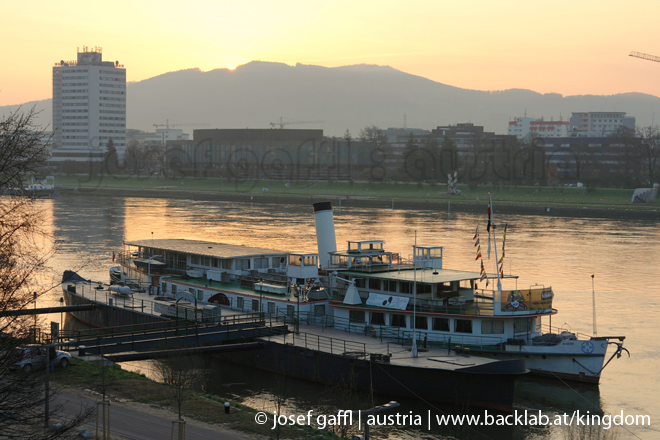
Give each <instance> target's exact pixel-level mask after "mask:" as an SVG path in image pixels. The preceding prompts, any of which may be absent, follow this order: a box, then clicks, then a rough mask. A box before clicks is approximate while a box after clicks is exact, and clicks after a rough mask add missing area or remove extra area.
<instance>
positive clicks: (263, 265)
mask: <svg viewBox="0 0 660 440" xmlns="http://www.w3.org/2000/svg"><path fill="white" fill-rule="evenodd" d="M254 268H255V269H268V258H255V259H254Z"/></svg>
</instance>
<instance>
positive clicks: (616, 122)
mask: <svg viewBox="0 0 660 440" xmlns="http://www.w3.org/2000/svg"><path fill="white" fill-rule="evenodd" d="M569 123H570V128H569V132H570V136H580V137H605V136H609V135H611V134H613V133H615V132H616V131H617V130H619V129H620V128H621V127H623V128H625V129H628V130H630V131H634V130H635V117H634V116H626V112H580V113H575V112H574V113H572V114H571V119H570V121H569Z"/></svg>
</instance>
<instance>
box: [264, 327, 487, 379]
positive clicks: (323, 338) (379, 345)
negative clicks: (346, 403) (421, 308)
mask: <svg viewBox="0 0 660 440" xmlns="http://www.w3.org/2000/svg"><path fill="white" fill-rule="evenodd" d="M261 339H264V340H268V341H272V342H277V343H280V344H288V345H292V346H295V347H301V348H307V349H311V350H318V351H321V352H324V353H331V354H336V355H342V356H347V357H355V358H363V359H368V358H369V357H370V356H372V355H375V359H374V360H377V361H379V360H380V361H382V360H383V356H388V357H389V359H388V360H389V363H390V364H392V365H396V366H402V367H413V368H429V369H439V368H440V369H444V370H454V371H457V370H461V369H464V368H470V367H480V366H485V365H488V364H493V363H496V362H498V361H494V360H492V359H488V358H483V357H477V356H470V355H465V354H456V353H455V352H454V351H451V352H450V351H449V350H447V349H437V348H431V347H427V348H423V347H421V345H420V346H418V356H417V357H411V356H410V351H411V347H410V346H405V345H403V346H402V345H400V344H397V343H395V342H392V341H387V340H381V339H379V338H373V337H371V336H365V335H363V334H361V333H348V332H345V331H342V330H337V329H334V328H328V327H317V326H312V325H301V326H300V333H299V334H296V333H288V334H284V335H274V336H267V337H263V338H261Z"/></svg>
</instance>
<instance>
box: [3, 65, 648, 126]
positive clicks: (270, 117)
mask: <svg viewBox="0 0 660 440" xmlns="http://www.w3.org/2000/svg"><path fill="white" fill-rule="evenodd" d="M22 106H23V107H24V108H29V107H32V106H35V107H36V108H37V109H38V110H42V112H41V113H40V114H39V116H38V118H37V121H36V122H37V123H38V124H39V125H41V126H43V127H46V126H49V125H50V124H51V118H52V116H51V113H52V101H51V99H46V100H41V101H31V102H28V103H25V104H22ZM18 107H19V106H16V105H14V106H3V107H0V114H6V113H7V112H8V111H13V110H15V109H16V108H18ZM582 111H625V112H627V113H628V115H629V116H635V117H636V118H637V124H638V125H648V124H650V123H651V121H652V119H653V116H652V115H653V114H654V113H655V112H660V98H658V97H656V96H653V95H649V94H644V93H640V92H627V93H620V94H615V95H570V96H563V95H561V94H559V93H539V92H535V91H532V90H528V89H520V88H511V89H506V90H494V91H483V90H473V89H463V88H460V87H456V86H452V85H448V84H443V83H440V82H437V81H433V80H430V79H428V78H424V77H422V76H418V75H413V74H409V73H406V72H402V71H400V70H397V69H394V68H392V67H391V66H380V65H374V64H364V63H363V64H352V65H346V66H338V67H323V66H317V65H313V64H303V63H297V64H295V65H293V66H291V65H288V64H285V63H280V62H272V61H251V62H249V63H246V64H243V65H241V66H237V67H236V69H233V70H232V69H223V68H218V69H212V70H208V71H202V70H201V69H199V68H189V69H181V70H178V71H173V72H167V73H163V74H160V75H157V76H154V77H151V78H148V79H144V80H141V81H138V82H131V83H128V84H127V121H126V122H127V124H126V126H127V128H138V129H142V130H149V131H151V130H153V124H159V123H163V122H165V121H166V120H169V121H170V123H171V124H174V125H176V123H177V122H180V123H182V124H184V125H180V127H179V128H183V129H184V131H186V132H189V133H190V134H192V127H186V126H185V123H195V124H205V125H206V126H208V127H209V128H211V127H215V128H245V127H250V128H269V127H270V123H271V122H275V121H277V120H279V118H280V116H282V117H284V118H286V119H289V120H297V121H310V120H322V121H324V123H322V124H319V123H316V124H304V125H291V126H290V127H287V128H323V129H324V133H325V134H326V135H329V136H342V135H343V134H344V132H345V131H346V129H349V130H350V131H351V133H353V135H354V136H355V135H357V134H358V133H359V131H360V129H361V128H363V127H364V126H367V125H377V126H379V127H381V128H387V127H401V126H402V125H403V119H404V114H405V115H406V118H407V121H408V124H407V125H408V126H409V127H416V128H425V129H432V128H435V127H436V126H439V125H449V124H451V125H454V124H456V123H459V122H472V123H474V124H475V125H483V126H484V127H485V129H486V130H487V131H494V132H496V133H506V129H507V125H508V122H509V121H510V120H511V119H512V118H513V117H518V116H523V115H525V114H527V115H528V116H530V117H545V118H546V119H548V118H552V119H554V118H558V117H561V118H562V119H565V120H567V119H568V118H570V114H571V112H582Z"/></svg>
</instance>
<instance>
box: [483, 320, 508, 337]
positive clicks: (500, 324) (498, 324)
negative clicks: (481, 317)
mask: <svg viewBox="0 0 660 440" xmlns="http://www.w3.org/2000/svg"><path fill="white" fill-rule="evenodd" d="M503 333H504V321H500V320H497V321H496V320H488V321H481V334H482V335H491V334H503Z"/></svg>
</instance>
